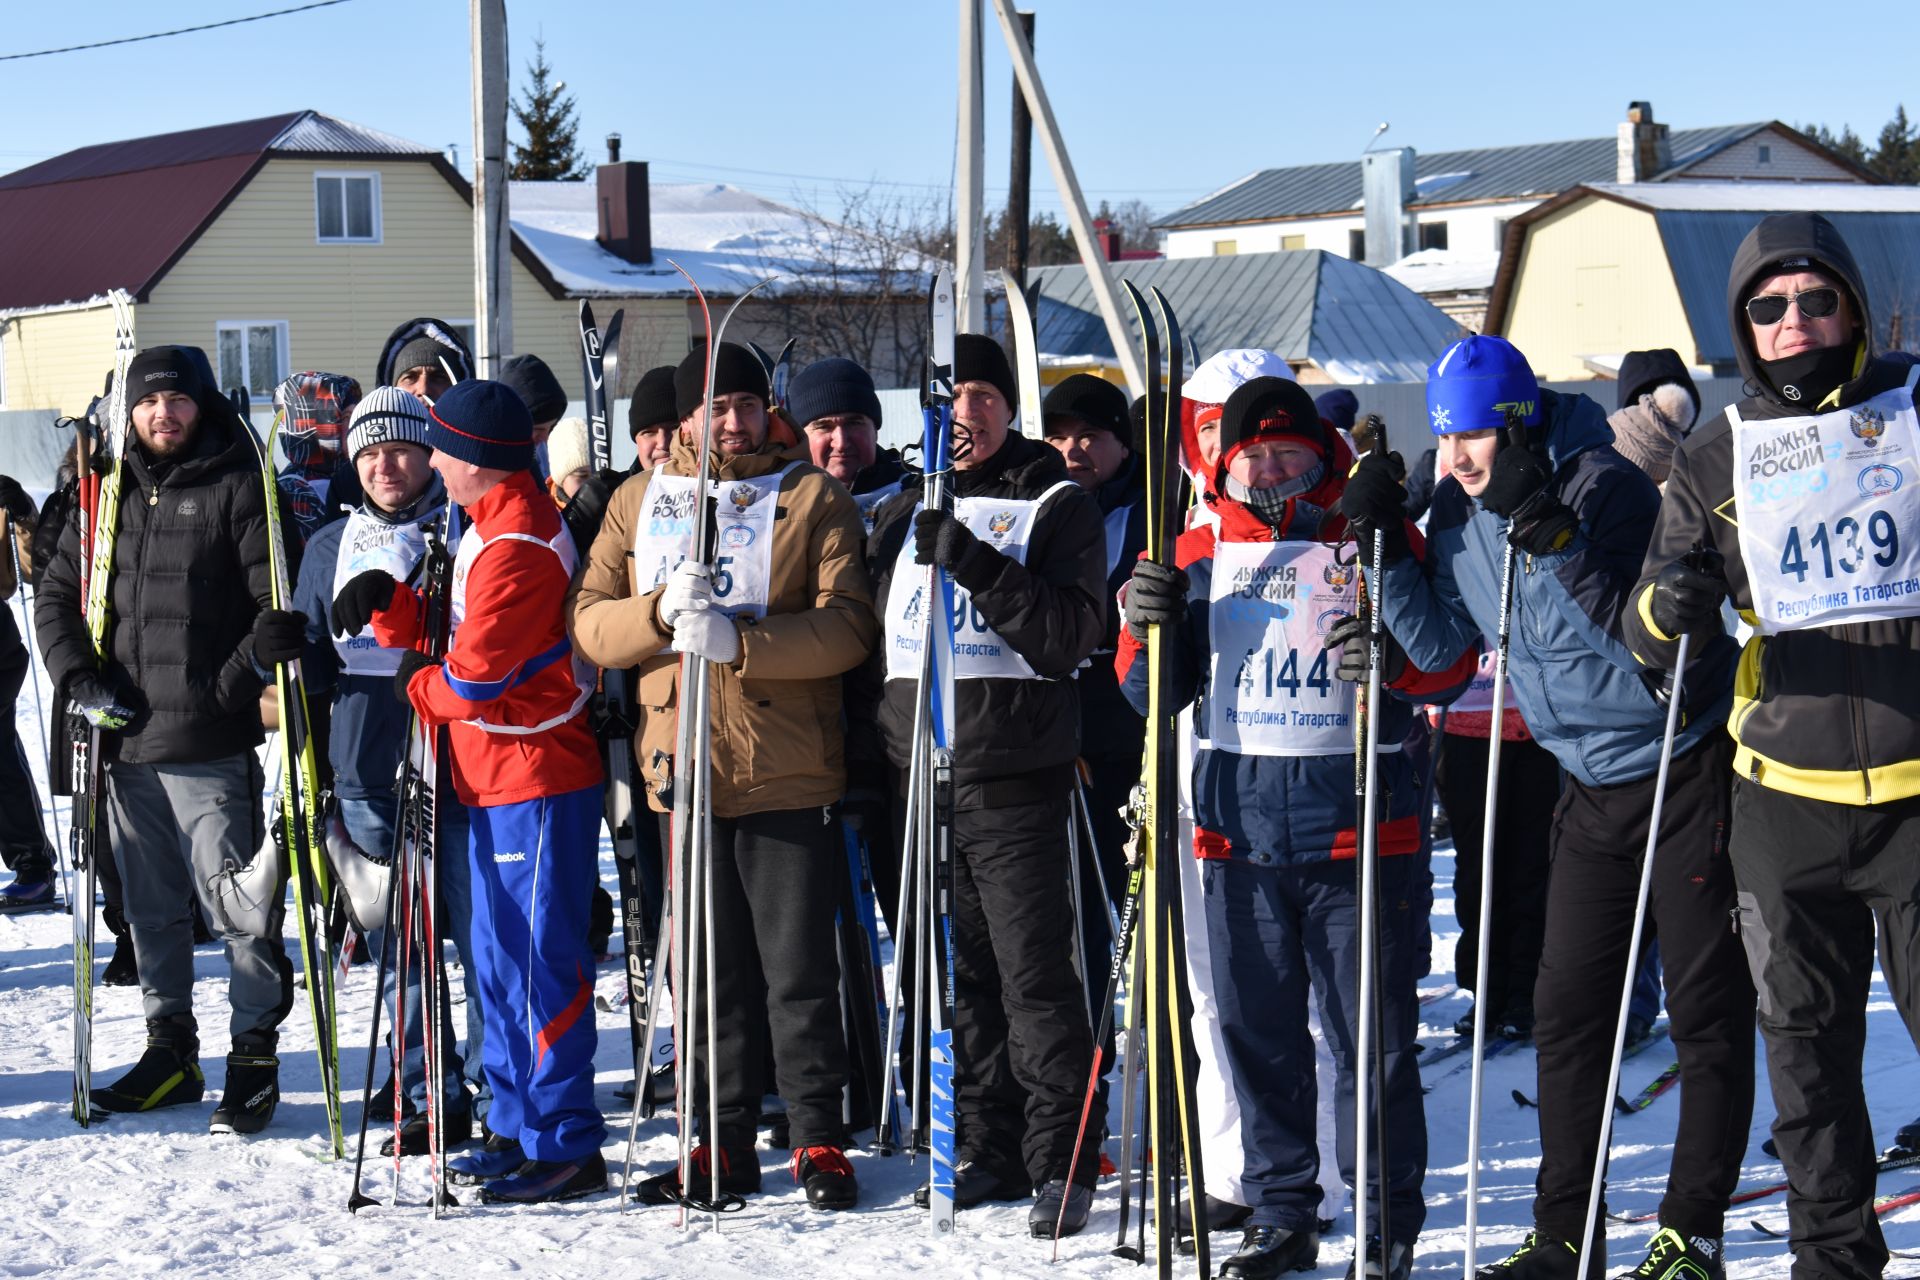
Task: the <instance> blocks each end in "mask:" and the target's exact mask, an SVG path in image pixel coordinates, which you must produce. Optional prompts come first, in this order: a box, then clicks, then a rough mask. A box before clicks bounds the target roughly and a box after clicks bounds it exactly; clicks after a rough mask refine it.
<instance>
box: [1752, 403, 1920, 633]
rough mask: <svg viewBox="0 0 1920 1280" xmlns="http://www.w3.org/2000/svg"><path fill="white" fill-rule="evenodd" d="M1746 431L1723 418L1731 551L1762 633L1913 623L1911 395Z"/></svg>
mask: <svg viewBox="0 0 1920 1280" xmlns="http://www.w3.org/2000/svg"><path fill="white" fill-rule="evenodd" d="M1916 378H1920V368H1916V369H1915V370H1914V371H1913V372H1912V373H1910V374H1909V375H1908V377H1907V382H1906V384H1905V385H1904V386H1901V387H1896V388H1894V389H1893V390H1891V391H1883V392H1881V393H1880V394H1879V395H1877V396H1875V397H1873V398H1872V399H1871V400H1868V401H1865V402H1864V403H1862V404H1857V405H1854V406H1852V407H1851V408H1846V409H1836V410H1834V411H1833V412H1831V413H1823V414H1818V415H1814V416H1809V417H1796V418H1774V419H1769V420H1765V421H1760V422H1749V421H1747V420H1745V419H1743V418H1741V417H1740V416H1739V414H1738V413H1737V412H1736V411H1735V410H1733V409H1731V408H1730V409H1728V410H1727V415H1728V417H1729V418H1730V419H1731V420H1732V422H1733V467H1734V473H1733V492H1734V503H1735V510H1736V512H1737V516H1738V520H1739V537H1740V554H1741V556H1742V558H1743V559H1744V560H1745V561H1746V566H1747V581H1748V582H1749V584H1750V585H1751V589H1752V593H1753V612H1754V615H1755V616H1756V617H1757V618H1758V620H1759V622H1758V625H1759V629H1760V631H1761V632H1762V633H1764V634H1772V633H1775V632H1780V631H1795V630H1800V629H1803V628H1807V627H1830V626H1837V625H1839V624H1841V623H1847V622H1873V621H1878V620H1881V619H1888V618H1907V617H1912V616H1914V615H1915V614H1920V483H1916V481H1920V419H1917V418H1916V415H1915V413H1914V403H1913V387H1914V382H1915V380H1916Z"/></svg>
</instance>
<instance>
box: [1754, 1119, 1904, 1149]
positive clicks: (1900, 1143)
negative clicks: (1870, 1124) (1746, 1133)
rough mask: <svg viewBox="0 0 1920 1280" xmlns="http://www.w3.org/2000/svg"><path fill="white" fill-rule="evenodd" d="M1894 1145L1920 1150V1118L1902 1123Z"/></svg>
mask: <svg viewBox="0 0 1920 1280" xmlns="http://www.w3.org/2000/svg"><path fill="white" fill-rule="evenodd" d="M1767 1141H1768V1142H1772V1141H1773V1140H1772V1139H1771V1138H1769V1139H1768V1140H1767ZM1893 1145H1894V1146H1895V1147H1896V1148H1898V1149H1899V1150H1901V1151H1914V1152H1920V1120H1915V1121H1913V1122H1912V1123H1910V1124H1903V1125H1901V1126H1900V1132H1898V1133H1896V1134H1894V1135H1893Z"/></svg>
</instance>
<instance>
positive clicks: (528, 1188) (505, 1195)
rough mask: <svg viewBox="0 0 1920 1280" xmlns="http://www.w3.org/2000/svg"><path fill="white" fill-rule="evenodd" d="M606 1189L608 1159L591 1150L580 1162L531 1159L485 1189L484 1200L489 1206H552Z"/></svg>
mask: <svg viewBox="0 0 1920 1280" xmlns="http://www.w3.org/2000/svg"><path fill="white" fill-rule="evenodd" d="M606 1189H607V1161H606V1158H605V1157H604V1156H602V1155H601V1154H600V1153H599V1152H598V1151H590V1152H588V1153H587V1154H586V1155H584V1156H582V1157H580V1158H579V1159H577V1160H529V1161H527V1162H526V1163H525V1164H523V1165H521V1166H520V1168H519V1169H518V1170H516V1171H515V1172H513V1173H510V1174H508V1175H507V1176H506V1177H504V1178H495V1179H494V1180H493V1181H492V1182H489V1183H487V1184H486V1185H485V1186H483V1187H481V1188H480V1199H481V1200H482V1201H483V1202H485V1203H487V1204H552V1203H554V1202H556V1201H559V1200H578V1199H580V1198H581V1197H583V1196H592V1195H598V1194H600V1193H601V1192H602V1191H605V1190H606Z"/></svg>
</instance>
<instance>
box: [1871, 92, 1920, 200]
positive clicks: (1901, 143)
mask: <svg viewBox="0 0 1920 1280" xmlns="http://www.w3.org/2000/svg"><path fill="white" fill-rule="evenodd" d="M1868 163H1869V164H1870V165H1871V166H1872V168H1873V170H1874V172H1876V173H1878V174H1880V175H1881V176H1882V177H1884V178H1886V179H1887V181H1889V182H1904V183H1909V184H1911V183H1916V182H1920V135H1916V134H1915V132H1914V129H1913V126H1912V125H1911V124H1909V123H1908V122H1907V108H1906V104H1904V103H1902V104H1901V105H1900V106H1898V107H1895V108H1894V112H1893V119H1891V120H1889V121H1887V123H1886V125H1885V126H1884V127H1883V128H1882V129H1881V130H1880V137H1879V140H1878V143H1877V145H1876V146H1875V147H1874V150H1873V159H1872V160H1870V161H1869V162H1868Z"/></svg>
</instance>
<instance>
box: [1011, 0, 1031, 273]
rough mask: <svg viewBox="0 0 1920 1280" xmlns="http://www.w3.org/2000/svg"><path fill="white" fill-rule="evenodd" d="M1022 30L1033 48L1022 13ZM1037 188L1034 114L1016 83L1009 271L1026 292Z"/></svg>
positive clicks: (1027, 21) (1027, 18)
mask: <svg viewBox="0 0 1920 1280" xmlns="http://www.w3.org/2000/svg"><path fill="white" fill-rule="evenodd" d="M1015 16H1016V17H1018V18H1019V19H1020V26H1021V29H1022V30H1024V31H1025V32H1026V33H1027V47H1028V48H1029V49H1031V48H1032V47H1033V15H1032V14H1031V13H1024V12H1023V13H1019V14H1016V15H1015ZM1032 189H1033V113H1032V112H1031V111H1028V110H1027V95H1026V94H1024V93H1021V92H1020V82H1019V81H1018V80H1015V81H1014V82H1013V166H1012V174H1011V177H1010V178H1009V180H1008V183H1007V228H1006V229H1007V232H1008V235H1009V236H1010V239H1008V241H1007V270H1008V271H1009V272H1011V273H1012V274H1013V278H1014V280H1015V282H1016V283H1018V284H1019V286H1020V287H1021V288H1022V289H1025V288H1026V287H1027V254H1028V252H1029V251H1030V250H1031V249H1032V245H1030V244H1029V243H1028V234H1027V233H1028V230H1029V227H1028V223H1030V222H1031V221H1032V220H1033V207H1032V203H1031V200H1030V195H1031V192H1032Z"/></svg>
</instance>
